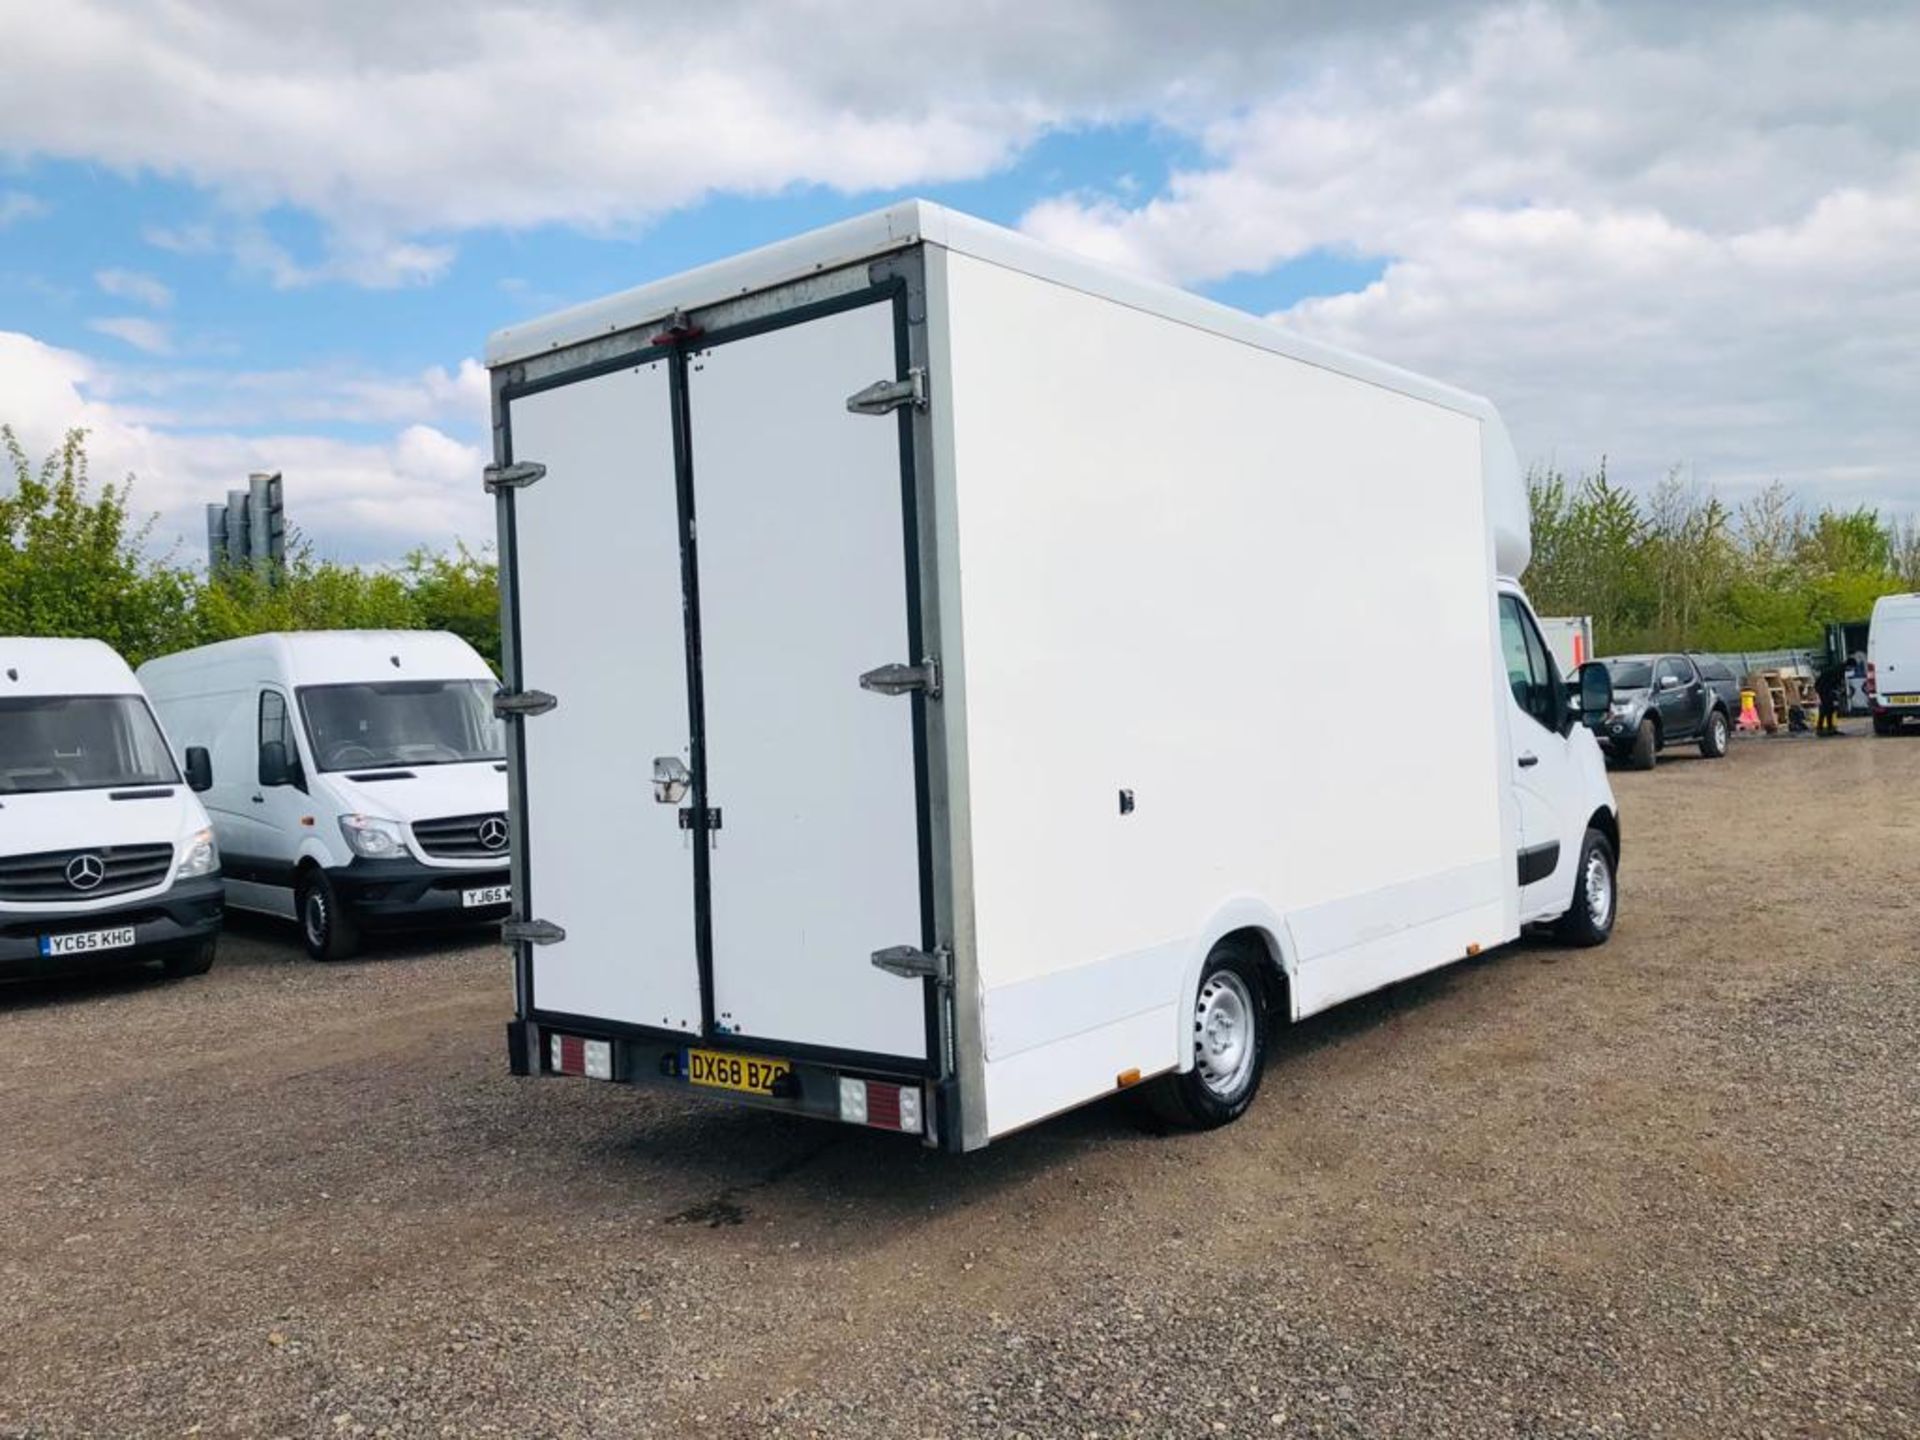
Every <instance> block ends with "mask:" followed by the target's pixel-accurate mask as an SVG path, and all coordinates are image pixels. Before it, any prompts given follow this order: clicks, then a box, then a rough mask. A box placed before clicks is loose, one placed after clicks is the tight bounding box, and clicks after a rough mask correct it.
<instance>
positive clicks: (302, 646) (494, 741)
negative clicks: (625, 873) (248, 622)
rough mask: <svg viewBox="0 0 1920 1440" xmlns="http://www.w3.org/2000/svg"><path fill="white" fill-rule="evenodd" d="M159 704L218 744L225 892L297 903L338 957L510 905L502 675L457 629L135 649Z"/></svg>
mask: <svg viewBox="0 0 1920 1440" xmlns="http://www.w3.org/2000/svg"><path fill="white" fill-rule="evenodd" d="M140 678H141V680H142V682H143V683H144V684H145V685H146V687H147V690H148V693H149V694H151V695H152V696H153V702H154V704H155V705H156V706H158V707H159V710H160V716H161V718H162V720H164V721H165V722H166V724H167V727H168V729H169V730H170V731H171V732H172V733H173V734H174V735H175V736H176V737H178V738H179V739H181V740H183V741H187V742H190V743H192V744H195V745H203V746H205V747H206V748H207V750H208V751H209V752H211V755H212V758H213V771H214V776H215V779H214V783H213V786H212V788H211V789H209V790H208V791H207V795H206V802H207V809H208V811H209V812H210V813H211V814H212V816H213V825H214V830H215V832H216V833H217V834H218V836H219V839H220V850H221V854H222V855H223V856H224V857H225V865H226V873H227V904H228V905H229V906H231V907H232V908H234V909H236V910H251V911H258V912H260V913H263V914H267V915H276V916H280V917H281V918H283V919H287V920H293V921H296V922H297V923H298V924H299V926H300V933H301V938H302V939H303V940H304V941H305V942H306V947H307V953H308V954H310V955H312V956H313V958H314V959H316V960H336V959H341V958H344V957H345V956H348V955H351V954H353V953H354V952H355V951H357V950H358V949H359V948H360V944H361V937H362V935H363V934H364V933H365V932H367V931H373V930H399V929H431V928H436V927H450V926H455V925H463V924H476V923H480V922H486V921H492V922H497V921H499V920H500V919H502V918H503V917H504V916H505V915H506V914H507V910H508V905H509V900H510V897H511V892H510V890H509V887H508V878H507V857H508V845H507V816H506V809H507V777H506V766H505V751H504V749H503V748H502V741H501V729H500V722H499V720H498V719H497V718H496V717H495V715H494V712H493V699H494V692H495V690H496V689H497V686H496V684H495V682H494V677H493V672H492V671H491V670H490V669H488V668H487V662H486V661H485V660H483V659H481V658H480V656H479V654H478V653H477V652H475V650H474V648H473V647H472V646H471V645H469V644H467V642H466V641H464V640H462V639H461V638H460V637H459V636H457V635H449V634H445V633H443V632H438V631H420V630H316V631H308V632H304V633H296V634H268V635H251V636H247V637H245V638H243V639H239V640H225V641H222V642H220V643H219V644H216V645H204V646H201V647H200V648H199V649H197V650H186V651H182V652H181V653H180V654H178V655H168V656H165V657H164V658H162V659H159V660H150V661H148V662H147V663H146V664H145V665H143V666H141V667H140Z"/></svg>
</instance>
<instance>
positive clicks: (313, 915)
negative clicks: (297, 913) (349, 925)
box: [305, 890, 327, 950]
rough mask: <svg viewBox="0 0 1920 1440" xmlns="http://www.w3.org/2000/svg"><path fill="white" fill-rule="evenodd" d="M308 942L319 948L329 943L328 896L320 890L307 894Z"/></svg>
mask: <svg viewBox="0 0 1920 1440" xmlns="http://www.w3.org/2000/svg"><path fill="white" fill-rule="evenodd" d="M305 911H306V922H307V943H308V944H310V945H312V946H313V948H314V949H316V950H318V949H320V948H321V947H322V946H324V945H325V944H326V943H327V897H326V896H324V895H322V894H321V893H320V892H319V891H318V890H315V891H313V892H312V893H311V894H309V895H308V896H307V903H306V907H305Z"/></svg>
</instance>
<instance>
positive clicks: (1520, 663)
mask: <svg viewBox="0 0 1920 1440" xmlns="http://www.w3.org/2000/svg"><path fill="white" fill-rule="evenodd" d="M1500 652H1501V655H1502V656H1503V657H1504V658H1505V660H1506V665H1507V684H1508V685H1509V686H1510V687H1511V688H1512V690H1513V702H1514V704H1516V705H1518V706H1519V707H1520V708H1521V709H1522V710H1524V711H1526V712H1527V714H1528V715H1530V716H1531V717H1532V718H1533V719H1534V720H1535V721H1536V722H1538V723H1539V724H1540V725H1541V726H1542V727H1543V728H1545V729H1548V730H1555V731H1557V730H1558V729H1559V728H1560V720H1561V718H1562V716H1563V715H1564V713H1565V710H1566V705H1565V702H1564V701H1563V700H1562V699H1561V698H1560V671H1559V668H1558V667H1557V666H1556V665H1555V664H1554V663H1553V656H1552V655H1550V654H1548V653H1547V646H1546V642H1545V641H1544V640H1542V639H1541V638H1540V632H1539V631H1538V630H1537V629H1535V628H1534V625H1533V622H1532V621H1531V620H1530V619H1528V617H1527V612H1526V610H1525V609H1524V608H1523V607H1522V606H1521V604H1520V601H1519V599H1518V598H1517V597H1515V596H1512V595H1502V596H1501V597H1500Z"/></svg>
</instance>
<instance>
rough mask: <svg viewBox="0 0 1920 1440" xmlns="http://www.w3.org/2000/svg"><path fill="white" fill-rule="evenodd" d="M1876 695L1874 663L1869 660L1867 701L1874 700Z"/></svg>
mask: <svg viewBox="0 0 1920 1440" xmlns="http://www.w3.org/2000/svg"><path fill="white" fill-rule="evenodd" d="M1876 693H1877V692H1876V690H1875V687H1874V683H1873V661H1871V660H1869V661H1867V699H1868V700H1869V701H1871V700H1873V699H1874V697H1875V694H1876Z"/></svg>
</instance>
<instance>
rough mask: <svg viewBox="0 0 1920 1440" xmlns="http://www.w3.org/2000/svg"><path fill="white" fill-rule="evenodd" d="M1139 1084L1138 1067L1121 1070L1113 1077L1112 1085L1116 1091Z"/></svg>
mask: <svg viewBox="0 0 1920 1440" xmlns="http://www.w3.org/2000/svg"><path fill="white" fill-rule="evenodd" d="M1139 1083H1140V1067H1139V1066H1138V1065H1136V1066H1134V1067H1133V1069H1131V1070H1122V1071H1121V1072H1120V1073H1119V1074H1118V1075H1116V1076H1114V1077H1113V1084H1114V1088H1115V1089H1116V1090H1124V1089H1126V1088H1127V1087H1128V1086H1129V1085H1138V1084H1139Z"/></svg>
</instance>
